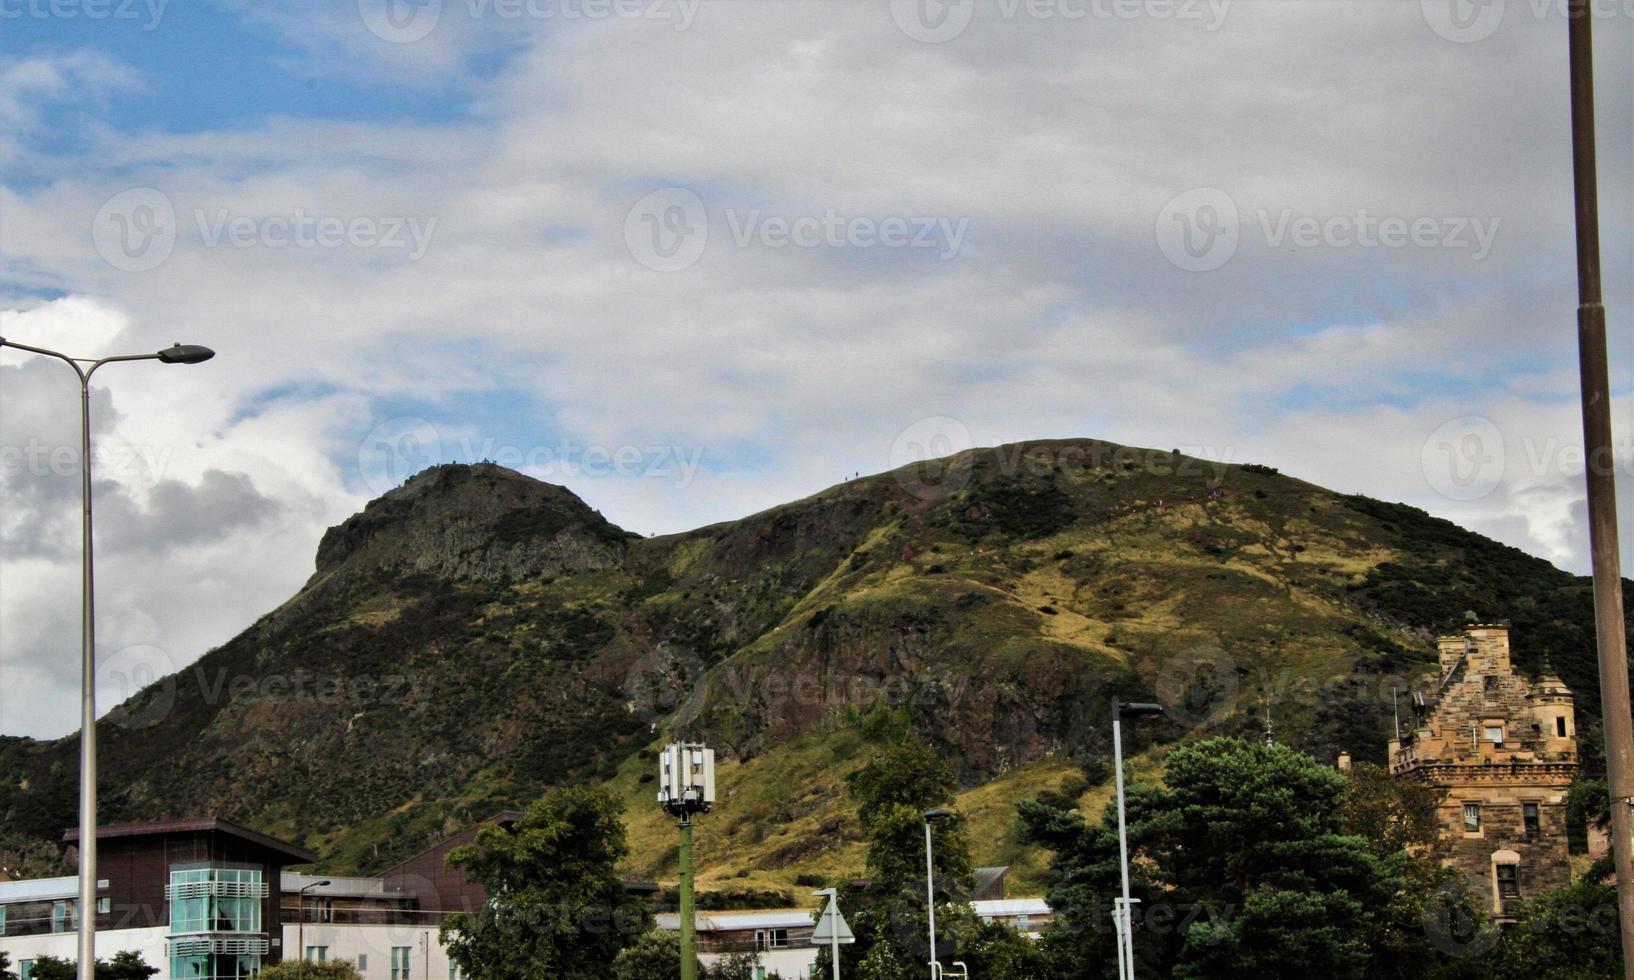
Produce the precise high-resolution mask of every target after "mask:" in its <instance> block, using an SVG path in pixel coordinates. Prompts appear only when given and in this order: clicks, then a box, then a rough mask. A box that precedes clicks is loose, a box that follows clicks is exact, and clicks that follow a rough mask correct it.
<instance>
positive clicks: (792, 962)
mask: <svg viewBox="0 0 1634 980" xmlns="http://www.w3.org/2000/svg"><path fill="white" fill-rule="evenodd" d="M723 959H726V955H724V954H718V953H699V954H698V962H699V963H702V964H703V965H704V966H711V967H712V966H714V965H715V964H716V963H718V962H719V961H721V960H723ZM816 965H817V947H815V946H807V947H804V948H802V949H769V950H763V951H762V952H761V953H760V966H761V968H762V969H764V970H765V971H766V976H768V977H771V976H774V975H775V976H779V977H782V978H783V980H807V978H809V977H810V976H811V971H812V968H813V967H815V966H816Z"/></svg>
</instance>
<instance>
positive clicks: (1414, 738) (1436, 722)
mask: <svg viewBox="0 0 1634 980" xmlns="http://www.w3.org/2000/svg"><path fill="white" fill-rule="evenodd" d="M1437 646H1438V648H1439V653H1440V668H1441V669H1440V674H1439V677H1438V678H1436V679H1435V680H1433V681H1432V682H1431V683H1430V684H1429V685H1428V686H1427V687H1426V689H1425V690H1423V691H1421V692H1419V693H1418V694H1416V695H1415V696H1414V699H1413V701H1414V720H1413V727H1412V731H1410V732H1408V733H1407V734H1406V736H1405V737H1398V738H1396V739H1392V740H1391V742H1390V771H1391V773H1392V774H1393V775H1395V776H1397V777H1399V778H1403V779H1416V780H1419V781H1421V782H1424V783H1427V784H1429V785H1430V786H1433V787H1435V788H1437V789H1439V790H1441V791H1443V793H1444V794H1445V795H1444V796H1443V797H1442V801H1441V805H1440V808H1439V812H1438V832H1439V838H1440V841H1439V842H1440V844H1441V850H1442V854H1443V856H1444V858H1445V860H1446V861H1447V862H1448V863H1449V864H1451V865H1454V866H1456V867H1458V868H1460V869H1462V870H1463V871H1464V872H1465V873H1466V874H1467V875H1468V876H1469V878H1470V881H1471V883H1472V885H1474V886H1475V888H1476V891H1477V894H1479V895H1482V896H1483V897H1488V898H1490V901H1491V909H1492V914H1493V915H1494V916H1495V917H1497V918H1499V919H1505V918H1508V917H1509V916H1510V914H1511V913H1512V912H1513V909H1514V905H1515V904H1516V903H1518V902H1520V901H1522V900H1525V899H1529V898H1535V897H1537V896H1538V895H1541V894H1543V893H1545V892H1548V891H1553V890H1555V889H1557V888H1564V887H1566V886H1567V885H1569V884H1570V883H1571V866H1570V860H1569V858H1568V855H1567V847H1566V793H1567V790H1568V789H1569V788H1570V787H1571V783H1572V780H1573V779H1574V778H1576V775H1577V766H1578V757H1577V727H1576V725H1577V722H1576V717H1575V714H1574V712H1573V707H1572V693H1571V691H1570V690H1568V689H1567V687H1566V685H1565V683H1564V682H1562V681H1561V679H1560V678H1559V676H1557V675H1556V674H1555V673H1554V671H1553V670H1551V669H1549V667H1548V666H1547V664H1546V665H1545V667H1544V670H1543V675H1542V676H1541V677H1539V678H1538V679H1537V681H1535V682H1528V681H1527V680H1526V678H1524V677H1522V676H1520V675H1519V674H1517V673H1516V672H1515V669H1514V666H1513V664H1512V663H1511V662H1510V652H1509V629H1508V627H1506V626H1501V625H1491V624H1485V625H1477V626H1470V627H1468V628H1467V629H1465V630H1464V632H1463V633H1462V634H1459V635H1456V636H1444V637H1441V638H1440V639H1439V640H1438V641H1437Z"/></svg>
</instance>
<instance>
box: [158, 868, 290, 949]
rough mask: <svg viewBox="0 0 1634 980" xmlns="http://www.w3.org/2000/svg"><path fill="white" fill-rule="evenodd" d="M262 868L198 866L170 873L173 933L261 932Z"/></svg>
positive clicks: (263, 891)
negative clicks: (241, 868)
mask: <svg viewBox="0 0 1634 980" xmlns="http://www.w3.org/2000/svg"><path fill="white" fill-rule="evenodd" d="M266 894H267V892H266V888H265V887H263V884H262V880H261V871H260V869H259V868H257V869H254V870H239V869H233V868H195V869H192V870H188V871H172V872H171V873H170V934H171V935H172V936H182V935H187V934H188V933H194V932H260V931H261V901H262V899H264V898H265V897H266Z"/></svg>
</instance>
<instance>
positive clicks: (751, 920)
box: [657, 909, 817, 932]
mask: <svg viewBox="0 0 1634 980" xmlns="http://www.w3.org/2000/svg"><path fill="white" fill-rule="evenodd" d="M657 919H658V928H660V929H664V930H667V931H669V932H677V931H679V930H680V928H681V916H680V914H679V913H677V912H663V913H660V914H659V915H658V916H657ZM694 922H695V925H696V927H697V930H698V931H699V932H744V931H747V930H750V929H799V928H802V927H805V926H811V927H813V928H815V927H816V925H817V919H816V917H815V916H814V915H813V913H812V912H802V911H789V910H786V909H779V910H775V911H767V912H699V913H697V914H696V918H695V920H694Z"/></svg>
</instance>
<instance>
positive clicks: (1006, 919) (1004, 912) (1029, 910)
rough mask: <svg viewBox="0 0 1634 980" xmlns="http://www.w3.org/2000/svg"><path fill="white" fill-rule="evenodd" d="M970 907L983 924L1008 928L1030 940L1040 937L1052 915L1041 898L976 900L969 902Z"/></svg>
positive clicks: (1047, 904)
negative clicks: (993, 923)
mask: <svg viewBox="0 0 1634 980" xmlns="http://www.w3.org/2000/svg"><path fill="white" fill-rule="evenodd" d="M970 907H971V909H972V910H974V911H975V913H976V916H977V917H978V918H980V919H981V920H982V921H983V922H996V923H998V924H999V925H1004V926H1009V927H1010V928H1012V929H1014V930H1016V931H1017V932H1019V933H1022V934H1023V935H1026V936H1027V937H1028V938H1030V939H1037V938H1038V937H1039V936H1040V935H1042V934H1043V932H1044V927H1045V926H1047V925H1049V924H1050V919H1051V917H1052V916H1053V915H1054V913H1053V912H1052V911H1051V909H1050V906H1049V903H1048V902H1046V901H1044V900H1043V899H1042V898H1002V899H987V900H977V901H974V902H971V903H970Z"/></svg>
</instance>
